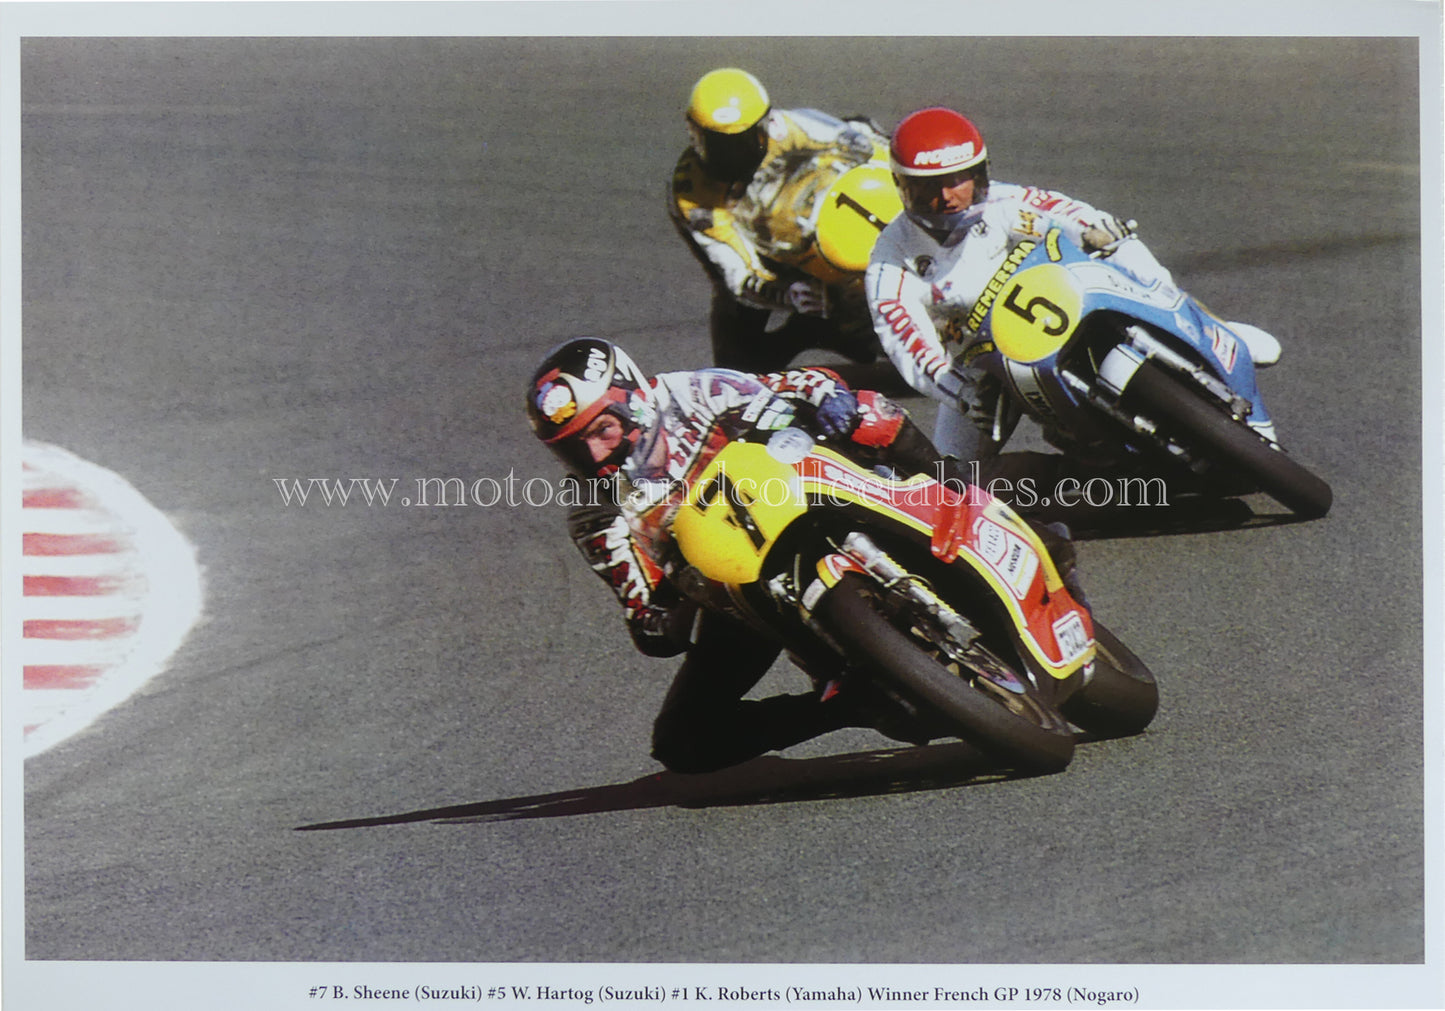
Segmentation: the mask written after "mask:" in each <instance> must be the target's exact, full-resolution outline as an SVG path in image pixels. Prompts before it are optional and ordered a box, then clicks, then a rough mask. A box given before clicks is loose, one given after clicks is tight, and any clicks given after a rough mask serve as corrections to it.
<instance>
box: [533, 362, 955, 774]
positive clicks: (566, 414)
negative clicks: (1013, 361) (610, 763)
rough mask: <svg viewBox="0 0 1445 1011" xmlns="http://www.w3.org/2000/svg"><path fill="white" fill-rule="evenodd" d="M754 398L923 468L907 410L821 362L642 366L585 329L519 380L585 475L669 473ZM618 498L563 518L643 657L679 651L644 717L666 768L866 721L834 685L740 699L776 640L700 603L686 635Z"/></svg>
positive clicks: (928, 452) (872, 456)
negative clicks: (756, 370) (762, 366)
mask: <svg viewBox="0 0 1445 1011" xmlns="http://www.w3.org/2000/svg"><path fill="white" fill-rule="evenodd" d="M769 391H771V394H772V399H771V400H768V394H769ZM760 397H762V398H763V400H768V402H767V404H766V405H765V408H764V411H763V413H764V414H766V413H767V411H769V410H776V411H777V412H778V413H779V414H784V415H786V414H791V415H793V422H794V423H795V424H797V425H799V426H800V427H804V428H806V429H808V430H810V431H811V432H812V433H813V434H815V435H818V436H822V437H825V438H830V439H832V440H834V441H835V442H836V443H840V444H843V445H845V446H846V447H847V448H848V451H849V452H853V453H857V454H858V455H859V456H860V457H861V458H864V459H868V460H870V461H871V460H876V461H878V462H879V463H880V464H882V463H885V462H886V463H888V464H890V465H892V466H894V467H896V468H897V469H898V470H900V471H904V472H909V473H919V472H931V471H932V470H933V468H934V466H935V463H936V460H937V454H936V452H935V451H934V449H933V446H932V445H931V444H930V443H929V441H928V439H927V437H926V436H925V435H924V434H923V432H922V431H921V430H920V429H919V428H918V427H917V426H916V425H914V423H913V422H912V421H911V420H910V419H909V418H908V416H907V414H906V412H904V411H903V410H902V409H901V408H899V407H898V406H896V405H895V404H893V403H892V402H890V401H889V400H887V398H885V397H883V396H882V395H881V394H878V393H874V392H872V391H859V392H857V393H855V392H853V391H852V390H850V389H849V388H848V387H847V385H846V384H844V383H843V381H842V380H841V379H840V378H839V377H838V376H837V375H836V374H834V373H832V372H831V371H829V370H826V369H817V368H810V369H795V370H791V371H788V372H783V373H775V374H771V375H748V374H745V373H741V372H736V371H733V370H730V369H717V368H709V369H702V370H699V371H694V372H667V373H663V374H661V375H658V376H654V377H651V378H649V377H647V376H646V375H644V374H643V373H642V371H641V370H640V369H639V368H638V367H637V365H636V364H635V363H634V362H633V360H632V358H631V357H630V356H629V355H628V354H627V353H626V352H625V351H623V350H622V349H621V348H619V347H617V346H616V345H615V344H612V343H610V342H608V341H605V340H600V339H596V338H591V337H583V338H578V339H574V340H571V341H567V342H566V343H564V344H562V345H560V346H558V347H557V348H555V349H553V350H552V351H551V352H550V353H549V354H548V355H547V357H546V358H545V359H544V360H543V362H542V364H541V365H540V366H539V367H538V368H537V370H536V372H535V373H534V375H533V376H532V379H531V381H530V382H529V383H528V386H527V415H528V417H529V419H530V420H531V423H532V428H533V431H534V432H535V433H536V435H537V437H538V438H539V439H541V440H542V442H543V443H545V444H546V445H547V447H548V448H549V449H550V450H551V451H552V452H553V453H554V454H555V455H556V456H557V458H558V459H559V460H561V462H562V465H563V466H564V467H565V468H566V469H567V472H568V474H569V476H570V477H571V478H572V479H575V480H578V481H582V482H591V483H593V485H594V487H596V483H597V482H603V483H604V484H610V483H612V482H615V481H616V480H617V479H618V478H619V477H621V478H624V479H626V480H628V481H630V482H632V483H634V484H639V483H645V482H649V481H681V480H683V479H684V478H685V476H686V475H687V473H688V470H689V467H690V466H691V464H692V463H693V462H694V461H695V460H696V459H697V457H698V454H699V453H700V452H701V451H702V449H703V448H704V440H705V438H706V437H707V435H708V433H709V431H710V430H712V429H713V428H714V426H715V425H717V424H722V425H724V426H733V427H734V428H735V430H734V431H732V432H730V433H729V434H733V435H736V434H740V433H741V432H742V431H745V430H747V429H748V428H749V427H751V426H750V424H749V423H748V422H745V421H743V420H742V417H741V416H742V414H743V409H745V408H746V407H747V406H748V405H749V404H755V403H757V402H758V401H759V398H760ZM618 497H619V496H616V495H612V496H609V497H608V499H607V500H604V501H599V502H597V503H593V502H591V501H589V502H587V503H586V504H584V505H580V506H577V507H575V508H574V509H573V510H572V511H571V512H570V514H569V516H568V528H569V532H570V534H571V536H572V540H573V542H574V543H575V544H576V545H577V547H578V549H579V550H580V551H581V552H582V555H583V557H585V558H586V559H587V562H588V564H589V565H591V567H592V568H593V569H594V570H595V571H596V572H597V573H598V574H599V575H601V577H602V578H603V580H604V581H605V582H607V583H608V584H609V585H610V586H611V587H612V589H613V591H614V592H615V593H616V594H617V598H618V600H619V601H620V602H621V604H622V609H623V615H624V617H625V620H626V623H627V628H628V631H629V632H631V634H632V640H633V642H634V643H635V644H636V646H637V648H638V649H639V650H641V651H642V652H643V653H645V654H647V655H648V656H656V657H668V656H676V655H678V654H680V653H683V652H686V653H687V657H686V659H684V660H683V663H682V667H681V668H680V669H679V670H678V672H677V675H676V677H675V678H674V680H673V682H672V687H671V688H670V689H669V690H668V693H667V697H666V699H665V700H664V701H663V704H662V709H661V711H660V712H659V713H658V715H657V719H656V722H655V723H654V726H653V738H652V754H653V756H654V757H655V758H657V760H658V761H660V762H662V763H663V765H665V766H667V768H668V769H670V770H673V771H676V772H689V773H696V772H710V771H713V770H716V769H720V768H724V767H727V766H730V765H735V764H737V763H739V762H743V761H746V760H747V759H750V758H754V757H756V756H758V755H761V754H763V753H764V752H767V751H772V750H777V749H782V748H786V747H789V746H791V745H794V744H797V743H799V742H801V741H805V740H808V739H809V738H812V737H816V736H818V735H819V734H822V733H825V732H827V731H830V730H836V729H838V728H840V727H843V726H866V725H869V722H868V718H867V717H866V716H862V715H861V713H862V711H863V709H864V708H866V707H865V706H864V705H863V703H862V702H861V700H860V699H859V697H858V696H857V695H856V694H854V695H853V696H851V698H850V696H849V694H848V691H847V690H845V691H844V692H843V693H841V694H839V695H833V696H831V697H829V698H828V700H827V701H826V702H825V701H824V697H823V694H822V693H821V692H819V691H814V692H810V693H806V694H800V695H776V696H773V697H771V698H766V699H761V700H748V699H744V698H743V696H744V695H745V694H746V693H747V692H748V691H750V690H751V689H752V688H753V686H754V685H756V684H757V682H758V681H759V680H761V678H762V677H763V675H764V674H766V673H767V671H768V668H769V667H771V666H772V664H773V662H774V660H775V659H776V658H777V656H778V653H779V647H778V644H777V643H776V642H773V641H770V640H768V639H766V638H764V637H762V636H759V635H757V634H756V633H755V632H753V631H751V630H749V629H748V628H747V627H746V626H745V625H743V624H742V623H741V622H739V621H737V620H736V619H733V618H729V617H726V616H724V615H721V614H718V613H716V612H713V611H708V610H704V611H703V612H702V614H701V617H700V619H699V620H698V621H697V629H696V634H695V636H694V635H693V634H692V633H693V622H694V618H695V617H696V611H697V609H696V607H695V606H693V605H692V604H691V603H690V602H688V601H686V600H685V599H684V598H683V596H682V595H681V594H680V593H679V592H678V591H677V589H676V588H675V587H674V586H673V585H672V584H671V583H669V582H668V580H667V578H666V576H665V575H664V573H663V571H662V569H661V567H660V566H659V565H658V563H657V561H656V560H655V559H653V558H651V557H649V555H648V554H647V552H646V551H645V550H644V549H643V547H642V545H641V544H640V542H639V541H638V540H637V539H636V538H635V537H634V536H633V534H632V532H631V529H630V528H629V526H628V521H627V517H626V515H625V513H624V508H625V506H622V505H619V504H618V503H617V498H618ZM857 690H862V689H861V688H860V689H856V690H855V691H857Z"/></svg>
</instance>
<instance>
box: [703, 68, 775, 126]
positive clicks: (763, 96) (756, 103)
mask: <svg viewBox="0 0 1445 1011" xmlns="http://www.w3.org/2000/svg"><path fill="white" fill-rule="evenodd" d="M771 107H772V104H771V103H770V102H769V100H768V92H767V89H765V88H764V87H763V85H762V82H760V81H759V80H758V79H757V78H756V77H754V76H753V75H752V74H750V73H748V72H747V71H746V70H738V69H737V68H736V67H723V68H722V69H721V70H710V71H708V72H707V73H706V74H703V75H702V77H701V78H699V79H698V82H697V84H695V85H693V88H692V97H691V98H690V99H688V103H687V118H688V120H689V121H691V122H693V123H696V124H697V125H698V126H700V127H701V128H702V129H704V130H709V131H711V132H713V133H721V134H728V135H733V134H739V133H742V132H743V131H744V130H746V129H748V128H749V127H754V126H757V125H758V122H759V121H760V120H761V119H762V118H763V117H764V116H766V115H767V114H768V109H770V108H771Z"/></svg>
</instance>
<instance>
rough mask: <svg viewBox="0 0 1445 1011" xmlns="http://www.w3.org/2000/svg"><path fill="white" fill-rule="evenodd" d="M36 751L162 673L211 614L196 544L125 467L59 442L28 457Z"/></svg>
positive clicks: (25, 516) (25, 704) (26, 701)
mask: <svg viewBox="0 0 1445 1011" xmlns="http://www.w3.org/2000/svg"><path fill="white" fill-rule="evenodd" d="M21 461H22V462H21V467H22V496H23V501H22V505H21V523H22V527H23V535H24V546H23V551H22V572H23V575H24V584H25V585H24V593H23V596H22V600H21V606H20V609H21V617H22V621H23V626H24V628H23V638H22V639H21V642H20V655H21V657H22V661H23V666H24V690H23V692H22V693H21V708H22V710H23V715H24V723H25V741H24V753H25V757H27V758H29V757H31V756H34V755H37V754H39V753H40V752H42V751H44V750H46V749H47V748H50V747H52V746H53V745H55V744H57V743H59V742H60V741H63V740H65V739H66V738H68V737H70V736H72V735H73V734H75V733H76V732H78V731H80V730H82V729H84V728H85V727H87V726H89V725H90V724H91V723H93V722H94V721H95V720H96V719H97V718H99V717H100V716H101V714H103V713H104V712H106V711H107V710H108V709H111V708H112V707H114V706H115V705H116V704H117V703H119V702H121V701H123V700H124V699H126V698H127V697H129V696H130V695H131V694H133V693H134V692H135V691H136V690H137V689H138V688H140V686H141V685H143V684H144V683H145V682H146V681H147V680H148V679H150V678H151V677H152V676H153V675H154V674H156V673H157V672H158V671H160V670H162V669H163V668H164V666H165V664H166V662H167V661H168V660H169V659H170V657H171V655H172V654H173V653H174V652H175V650H176V648H177V647H178V646H180V644H181V641H182V640H183V639H184V638H185V636H186V633H187V632H188V631H189V630H190V628H191V626H192V625H193V624H195V622H196V619H197V618H199V617H200V613H201V575H200V568H199V566H198V565H197V563H196V556H195V550H194V549H193V548H192V547H191V545H190V543H189V542H188V541H186V539H185V538H184V537H182V536H181V534H180V532H179V531H177V530H176V528H175V527H174V526H172V525H171V523H170V521H169V520H167V519H166V517H165V516H164V515H162V514H161V512H160V511H159V510H157V509H156V507H155V506H153V505H151V503H150V502H148V501H147V500H146V498H145V497H144V496H143V495H141V493H140V492H138V491H136V489H135V488H133V487H131V486H130V484H128V483H127V482H126V481H125V480H124V479H123V478H121V477H120V476H119V475H117V474H114V473H112V472H111V471H108V470H106V469H105V468H103V467H98V466H96V465H95V464H93V463H89V462H87V461H85V460H82V459H81V458H80V457H78V456H75V455H74V454H72V453H68V452H66V451H65V450H63V449H59V448H57V447H55V446H50V445H46V444H44V443H37V442H29V441H27V442H25V443H24V445H23V447H22V453H21Z"/></svg>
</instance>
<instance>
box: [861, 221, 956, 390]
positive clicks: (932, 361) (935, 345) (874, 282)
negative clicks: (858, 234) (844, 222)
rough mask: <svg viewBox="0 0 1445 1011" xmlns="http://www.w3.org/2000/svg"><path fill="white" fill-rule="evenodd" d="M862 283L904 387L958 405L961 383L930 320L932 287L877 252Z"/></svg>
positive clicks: (877, 329) (881, 338)
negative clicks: (927, 301) (926, 297)
mask: <svg viewBox="0 0 1445 1011" xmlns="http://www.w3.org/2000/svg"><path fill="white" fill-rule="evenodd" d="M863 277H864V279H863V283H864V290H865V291H866V292H867V296H868V311H869V313H870V314H871V315H872V317H873V330H874V332H875V333H877V335H878V341H879V343H881V344H882V345H883V351H884V352H885V353H886V354H887V355H888V360H889V361H891V362H892V363H893V367H894V368H896V369H897V370H898V374H899V375H900V376H902V377H903V380H904V382H906V383H907V384H908V385H909V386H911V387H913V388H914V389H915V390H917V391H918V392H919V393H922V394H924V395H925V396H929V397H932V398H933V399H934V400H941V401H943V402H945V403H952V402H954V401H955V400H957V399H958V395H959V392H960V389H961V384H962V380H961V377H960V376H959V374H958V373H957V372H956V371H955V370H954V368H953V357H952V356H951V355H950V354H949V353H948V350H947V349H946V348H945V347H944V346H943V340H942V339H941V338H940V336H939V333H938V329H937V328H936V327H935V326H934V325H933V320H932V319H930V318H929V316H928V311H927V309H926V306H925V303H924V300H923V298H924V295H925V293H926V291H927V285H926V284H925V283H924V282H923V281H922V280H921V279H919V278H918V277H917V276H915V275H914V274H912V273H911V272H909V271H908V270H907V269H905V268H904V267H903V266H902V265H901V262H894V261H893V260H892V259H891V258H883V257H880V256H879V251H878V250H876V249H875V250H874V255H873V261H872V262H871V263H869V265H868V269H867V271H866V272H865V273H864V276H863Z"/></svg>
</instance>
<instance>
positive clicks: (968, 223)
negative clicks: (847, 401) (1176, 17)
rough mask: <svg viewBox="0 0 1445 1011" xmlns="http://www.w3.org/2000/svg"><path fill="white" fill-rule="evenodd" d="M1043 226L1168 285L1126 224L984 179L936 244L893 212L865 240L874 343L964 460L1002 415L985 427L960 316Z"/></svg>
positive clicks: (982, 448)
mask: <svg viewBox="0 0 1445 1011" xmlns="http://www.w3.org/2000/svg"><path fill="white" fill-rule="evenodd" d="M1053 228H1058V229H1060V230H1062V232H1063V233H1064V235H1065V236H1066V237H1068V238H1069V239H1070V240H1071V241H1073V242H1074V243H1076V244H1077V245H1079V246H1081V247H1082V248H1084V249H1085V250H1087V251H1090V252H1094V251H1098V252H1099V253H1100V254H1101V255H1105V256H1108V257H1109V259H1110V262H1111V263H1112V264H1113V265H1114V266H1116V267H1119V268H1121V269H1122V270H1124V271H1126V272H1127V273H1129V274H1130V275H1132V276H1133V277H1134V278H1135V279H1136V280H1138V281H1139V282H1140V283H1141V284H1144V285H1146V286H1147V285H1164V286H1169V287H1172V286H1173V284H1174V281H1173V278H1172V277H1171V276H1170V274H1169V271H1168V270H1166V269H1165V268H1164V267H1163V266H1161V265H1160V263H1159V261H1158V260H1156V259H1155V258H1154V255H1153V254H1152V253H1151V252H1150V251H1149V249H1148V247H1146V246H1145V245H1144V243H1143V242H1142V241H1140V240H1139V239H1138V237H1137V236H1135V235H1134V234H1133V228H1132V225H1131V224H1129V223H1125V222H1121V221H1119V220H1118V219H1116V218H1114V217H1113V216H1112V215H1109V214H1106V213H1104V212H1102V211H1099V210H1097V209H1095V208H1094V207H1091V206H1090V205H1088V204H1086V203H1084V202H1082V201H1080V200H1075V199H1073V198H1071V197H1068V196H1065V195H1064V194H1062V193H1057V192H1054V191H1051V190H1045V189H1038V188H1035V187H1031V186H1019V185H1015V184H1011V183H1002V182H994V183H992V184H991V185H990V186H989V188H988V192H987V196H986V198H985V200H984V203H983V206H982V210H981V213H979V214H970V215H969V216H968V218H966V219H965V220H964V223H963V224H961V225H960V226H959V227H958V228H956V229H955V230H954V231H953V232H952V233H951V234H950V235H948V236H946V237H944V238H943V239H942V240H941V241H940V240H939V239H938V238H936V237H935V236H934V235H932V234H930V233H929V232H927V231H925V230H924V229H923V228H921V227H920V226H919V225H918V224H916V223H915V222H913V221H912V220H910V219H909V217H908V216H907V215H903V214H900V215H899V216H898V217H897V218H895V219H894V220H893V221H892V222H891V223H890V224H889V225H888V227H887V228H885V229H884V230H883V234H882V235H881V236H879V239H878V243H877V245H875V246H874V247H873V257H872V261H871V262H870V263H869V265H868V270H867V272H866V274H865V276H864V284H865V287H866V290H867V296H868V307H869V310H870V312H871V313H872V318H873V326H874V328H875V330H876V331H877V334H878V338H879V341H880V342H881V344H882V346H883V350H884V351H885V352H886V353H887V354H888V357H889V359H890V360H891V361H892V362H893V364H894V366H895V367H896V368H897V369H898V372H899V374H900V375H902V376H903V378H904V380H905V381H907V382H908V384H909V385H910V386H912V387H913V388H914V389H916V390H918V391H919V392H920V393H923V394H926V395H927V396H929V397H932V398H933V399H935V400H937V401H938V402H939V407H938V416H937V421H936V422H935V427H934V432H933V441H934V443H935V444H936V445H937V446H938V448H939V450H940V451H941V452H943V453H946V454H949V455H951V456H954V457H957V458H958V459H959V460H960V461H963V462H964V463H965V464H969V463H973V462H976V461H981V460H986V459H988V458H989V457H992V456H993V455H994V454H995V453H997V451H998V449H999V447H1000V446H1001V445H1002V443H1003V441H1004V440H1005V439H1006V438H1007V436H1008V434H1009V432H1008V427H1009V426H1008V425H1007V424H1006V422H1005V424H1004V425H1003V427H1002V428H1001V429H996V426H995V422H996V420H999V417H1000V416H999V413H998V411H999V397H1000V395H1001V393H1002V390H1001V388H1000V386H999V384H998V382H997V381H996V380H995V379H993V378H992V377H990V376H988V375H986V374H985V373H983V372H982V371H981V370H979V369H976V368H972V367H970V362H971V361H972V359H973V358H974V357H976V356H977V354H978V353H980V351H981V350H983V348H982V347H981V344H980V340H979V336H978V334H977V333H976V332H975V331H973V330H972V329H970V327H969V325H968V322H967V320H968V316H969V313H970V312H971V311H972V309H973V307H974V303H975V302H976V301H977V300H978V297H979V295H980V294H981V293H982V292H983V291H984V289H985V288H986V287H987V286H988V284H989V281H990V280H991V279H992V278H993V277H994V275H995V274H996V273H997V272H998V270H999V268H1000V267H1002V266H1003V264H1004V261H1005V260H1006V259H1007V258H1008V255H1009V253H1010V252H1012V251H1013V250H1014V248H1016V247H1017V246H1018V245H1019V243H1021V242H1024V241H1034V242H1038V241H1041V240H1042V239H1043V238H1044V236H1045V235H1046V234H1047V233H1048V231H1049V230H1050V229H1053Z"/></svg>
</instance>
